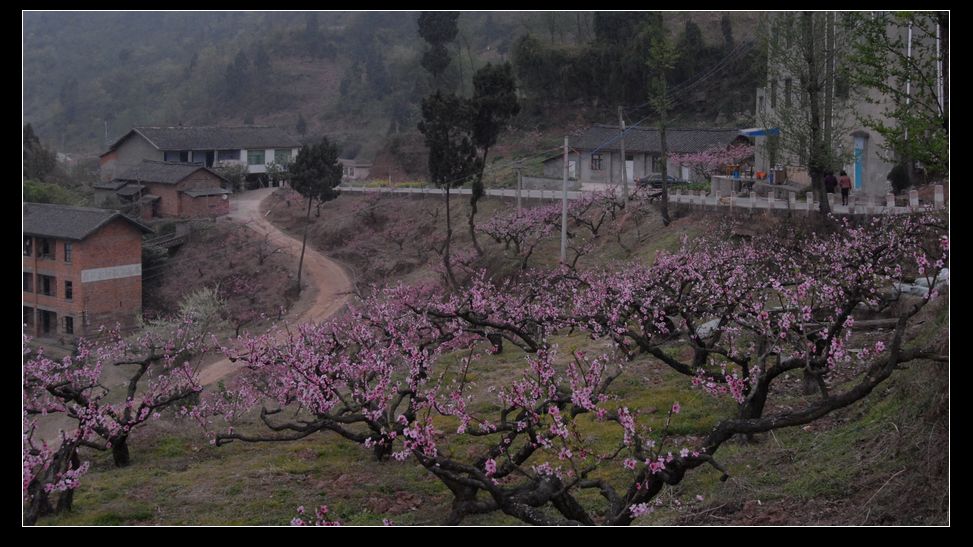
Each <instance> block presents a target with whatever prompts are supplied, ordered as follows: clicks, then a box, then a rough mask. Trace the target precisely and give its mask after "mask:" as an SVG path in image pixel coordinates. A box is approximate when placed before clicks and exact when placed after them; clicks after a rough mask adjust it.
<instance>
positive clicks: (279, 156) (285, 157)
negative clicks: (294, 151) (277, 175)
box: [274, 148, 291, 165]
mask: <svg viewBox="0 0 973 547" xmlns="http://www.w3.org/2000/svg"><path fill="white" fill-rule="evenodd" d="M274 161H275V162H277V163H278V164H280V165H287V164H288V163H290V162H291V151H290V149H289V148H278V149H277V150H274Z"/></svg>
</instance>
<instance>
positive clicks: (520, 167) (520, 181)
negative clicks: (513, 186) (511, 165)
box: [515, 160, 524, 213]
mask: <svg viewBox="0 0 973 547" xmlns="http://www.w3.org/2000/svg"><path fill="white" fill-rule="evenodd" d="M523 168H524V166H523V164H522V163H521V162H520V160H517V166H516V167H515V169H516V170H517V212H518V213H519V212H520V211H521V209H522V207H521V205H520V189H521V188H522V187H523V184H524V174H523Z"/></svg>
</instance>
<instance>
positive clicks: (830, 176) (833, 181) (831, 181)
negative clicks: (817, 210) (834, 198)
mask: <svg viewBox="0 0 973 547" xmlns="http://www.w3.org/2000/svg"><path fill="white" fill-rule="evenodd" d="M837 187H838V178H837V177H835V176H834V171H828V173H827V174H826V175H825V176H824V191H825V192H827V193H828V194H833V193H834V191H835V188H837Z"/></svg>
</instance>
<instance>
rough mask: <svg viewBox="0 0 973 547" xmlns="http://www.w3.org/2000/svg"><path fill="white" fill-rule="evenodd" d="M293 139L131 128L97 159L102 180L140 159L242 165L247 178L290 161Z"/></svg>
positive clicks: (234, 130)
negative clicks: (244, 166)
mask: <svg viewBox="0 0 973 547" xmlns="http://www.w3.org/2000/svg"><path fill="white" fill-rule="evenodd" d="M300 148H301V143H300V142H298V140H297V139H295V138H294V137H292V136H290V135H288V134H287V133H286V132H284V131H283V130H282V129H280V128H277V127H270V126H256V125H247V126H242V127H189V126H177V127H135V128H132V130H131V131H129V132H128V133H126V134H125V135H124V136H122V138H120V139H118V140H117V141H115V143H114V144H112V145H111V147H110V148H109V149H108V151H107V152H105V153H104V154H102V155H101V156H100V158H99V160H100V164H101V178H102V180H111V179H112V178H114V177H115V176H117V174H119V173H121V172H123V171H126V170H128V169H130V168H132V167H135V166H137V165H139V164H140V163H141V162H142V160H155V161H168V162H180V163H194V164H197V165H201V166H203V167H213V166H219V165H229V164H238V165H246V166H247V172H248V173H250V174H260V173H266V172H267V166H268V165H269V164H271V163H277V164H280V165H286V164H289V163H291V162H293V161H294V159H295V158H296V157H297V153H298V151H299V150H300Z"/></svg>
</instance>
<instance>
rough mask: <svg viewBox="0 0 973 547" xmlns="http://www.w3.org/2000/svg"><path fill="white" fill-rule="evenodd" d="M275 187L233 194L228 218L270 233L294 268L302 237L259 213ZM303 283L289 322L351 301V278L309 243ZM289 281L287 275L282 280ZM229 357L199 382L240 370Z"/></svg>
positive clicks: (324, 314) (316, 317) (327, 313)
mask: <svg viewBox="0 0 973 547" xmlns="http://www.w3.org/2000/svg"><path fill="white" fill-rule="evenodd" d="M274 190H275V189H274V188H261V189H259V190H251V191H249V192H245V193H242V194H237V195H235V196H234V197H233V200H234V201H233V203H231V204H230V211H231V212H230V215H229V218H230V219H231V220H233V221H235V222H239V223H241V224H247V225H248V226H249V227H250V228H251V229H253V230H256V231H257V232H258V233H259V234H269V238H270V242H271V243H272V244H273V245H275V246H277V247H281V248H283V249H284V250H285V252H287V253H289V254H291V255H292V256H293V257H294V265H295V269H296V267H297V259H298V257H299V256H300V254H301V240H300V239H295V238H293V237H291V236H289V235H287V234H285V233H284V232H282V231H281V230H279V229H278V228H277V227H276V226H274V225H273V224H271V223H270V222H269V221H268V220H267V219H266V218H265V217H264V216H263V214H261V213H260V202H261V201H263V200H264V199H266V198H267V197H268V196H270V194H272V193H273V191H274ZM302 278H303V279H302V284H303V285H304V286H305V289H304V290H303V292H302V293H301V299H300V301H299V302H297V303H296V304H295V305H294V307H292V308H291V311H290V312H289V313H288V314H287V316H285V320H286V321H287V322H289V323H305V322H308V321H323V320H324V319H327V318H329V317H331V316H332V315H334V314H335V313H337V312H338V311H339V310H341V309H342V308H343V307H344V305H345V303H346V302H347V301H348V298H349V296H350V293H351V290H352V284H351V278H350V277H349V276H348V273H347V272H346V271H345V270H344V268H342V267H341V266H340V265H339V264H338V263H337V262H335V261H333V260H331V259H329V258H328V257H326V256H324V255H323V254H321V253H319V252H317V251H316V250H314V249H313V248H312V247H311V245H310V244H308V246H307V250H306V251H305V252H304V273H303V274H302ZM281 282H282V283H285V282H287V280H286V279H282V280H281ZM239 369H240V367H239V365H234V364H233V363H231V362H230V361H229V360H228V359H221V360H219V361H216V362H214V363H211V364H208V365H204V366H203V367H202V369H201V370H200V373H199V379H200V383H202V384H203V385H204V386H208V385H212V384H215V383H217V382H219V381H220V380H222V379H223V378H225V377H226V376H227V375H229V374H230V373H232V372H235V371H237V370H239Z"/></svg>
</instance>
